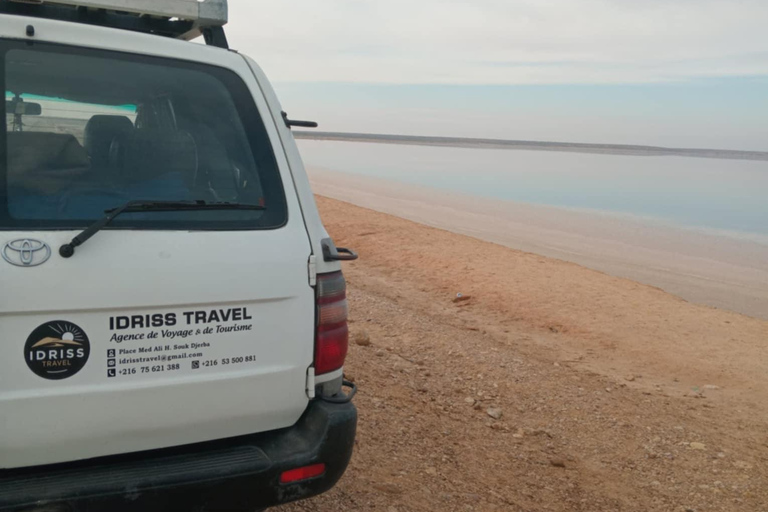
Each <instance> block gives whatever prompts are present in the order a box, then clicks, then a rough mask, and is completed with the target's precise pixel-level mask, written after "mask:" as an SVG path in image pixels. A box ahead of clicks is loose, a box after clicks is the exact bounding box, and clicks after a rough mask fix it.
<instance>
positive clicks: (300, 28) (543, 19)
mask: <svg viewBox="0 0 768 512" xmlns="http://www.w3.org/2000/svg"><path fill="white" fill-rule="evenodd" d="M229 3H230V19H231V21H230V24H229V26H228V28H227V31H228V37H229V39H230V43H231V45H232V46H233V47H234V48H236V49H238V50H240V51H242V52H244V53H247V54H249V55H250V56H252V57H253V58H255V59H256V60H257V61H258V62H259V64H260V65H261V66H262V67H263V68H264V70H265V71H266V72H267V74H268V76H269V77H270V79H271V80H272V81H273V83H274V85H275V88H276V89H277V92H278V95H279V96H280V98H281V101H282V102H283V106H284V107H285V108H286V109H287V110H289V111H290V112H291V113H292V115H294V116H295V117H312V116H315V117H319V118H318V119H317V120H318V121H320V122H321V124H322V126H321V129H325V130H340V131H341V130H343V131H368V132H387V133H419V134H425V135H430V134H435V135H457V136H478V137H482V136H493V137H500V138H527V139H537V140H589V141H594V142H619V141H621V142H636V143H665V142H666V143H668V144H669V145H677V144H678V143H688V145H691V144H692V145H707V146H711V145H712V144H714V145H715V146H719V147H744V148H747V147H751V148H754V149H768V131H766V126H767V125H768V121H766V115H767V114H768V101H767V100H765V99H764V97H765V96H768V94H766V93H768V81H766V77H768V36H767V35H766V34H768V28H766V27H768V1H767V0H470V1H466V0H407V1H406V0H290V1H278V0H274V1H265V0H230V1H229ZM489 86H493V87H489ZM735 96H738V97H735ZM696 98H700V101H701V103H700V105H697V104H696V103H695V101H694V100H696ZM569 99H570V100H571V101H572V102H573V103H570V102H569V101H568V100H569ZM553 103H554V104H557V105H558V108H557V109H554V110H553ZM699 107H700V108H699ZM702 116H703V118H702ZM414 120H415V121H414ZM707 120H708V121H709V122H707ZM660 126H663V127H665V129H664V130H662V132H664V133H660V132H659V127H660ZM718 127H720V128H719V129H718ZM526 128H529V129H528V130H527V131H526ZM713 130H716V131H719V132H722V133H713ZM526 133H529V135H526ZM606 137H607V138H608V139H611V140H605V139H606ZM598 139H600V140H598ZM719 141H722V143H720V144H718V142H719ZM762 141H765V142H762ZM756 145H760V148H758V147H756Z"/></svg>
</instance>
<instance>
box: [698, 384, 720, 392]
mask: <svg viewBox="0 0 768 512" xmlns="http://www.w3.org/2000/svg"><path fill="white" fill-rule="evenodd" d="M702 389H706V390H707V391H717V390H718V389H720V386H715V385H714V384H706V385H704V386H702Z"/></svg>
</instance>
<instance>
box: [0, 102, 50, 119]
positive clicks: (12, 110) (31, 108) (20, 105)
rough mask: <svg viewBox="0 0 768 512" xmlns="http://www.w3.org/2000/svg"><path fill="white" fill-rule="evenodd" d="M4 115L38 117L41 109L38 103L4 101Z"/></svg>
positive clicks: (41, 111)
mask: <svg viewBox="0 0 768 512" xmlns="http://www.w3.org/2000/svg"><path fill="white" fill-rule="evenodd" d="M5 113H6V114H7V115H21V116H39V115H40V114H42V113H43V107H42V106H41V105H40V104H39V103H29V102H27V101H14V100H11V101H6V102H5Z"/></svg>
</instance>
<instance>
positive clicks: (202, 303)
mask: <svg viewBox="0 0 768 512" xmlns="http://www.w3.org/2000/svg"><path fill="white" fill-rule="evenodd" d="M71 3H73V4H75V3H76V4H77V5H68V4H69V2H58V1H57V2H43V3H33V4H30V3H16V2H8V1H3V2H0V58H2V68H1V76H2V80H3V82H4V87H5V91H6V93H5V96H6V101H5V111H6V130H3V131H0V255H1V256H2V260H0V289H1V290H2V293H1V294H0V334H1V335H2V339H1V340H0V341H2V345H1V346H0V510H3V511H5V510H35V509H36V508H37V507H44V508H45V510H49V509H50V507H55V508H54V509H55V510H58V507H64V509H66V510H102V509H103V510H110V511H114V510H136V511H142V512H145V511H149V510H166V511H169V510H174V511H175V510H254V509H256V508H263V507H268V506H272V505H276V504H280V503H285V502H288V501H292V500H296V499H301V498H305V497H308V496H312V495H315V494H318V493H321V492H324V491H325V490H327V489H329V488H331V487H332V486H333V485H334V484H335V483H336V482H337V481H338V479H339V478H340V477H341V475H342V473H343V472H344V470H345V468H346V466H347V463H348V461H349V458H350V456H351V453H352V447H353V444H354V436H355V426H356V420H357V414H356V411H355V408H354V406H353V405H352V404H351V403H350V399H351V395H352V394H354V389H352V390H350V391H348V392H346V393H345V392H344V391H343V390H342V386H343V380H342V375H343V373H342V372H343V370H342V367H343V364H344V358H345V356H346V352H347V337H348V334H347V333H348V331H347V303H346V295H345V283H344V278H343V276H342V274H341V267H340V260H343V259H354V258H355V257H356V255H355V254H354V253H353V252H352V251H348V250H346V249H341V248H339V249H337V248H336V247H334V245H333V243H332V242H331V240H330V239H329V238H328V234H327V233H326V231H325V229H324V228H323V225H322V223H321V221H320V217H319V215H318V211H317V207H316V205H315V202H314V199H313V195H312V192H311V190H310V187H309V182H308V179H307V176H306V173H305V170H304V168H303V165H302V162H301V158H300V156H299V152H298V150H297V147H296V144H295V142H294V139H293V136H292V135H291V131H290V126H291V125H293V124H297V123H295V122H292V121H290V120H289V119H288V118H287V116H286V115H285V114H284V113H283V111H282V109H281V107H280V105H279V103H278V100H277V98H276V96H275V93H274V92H273V90H272V88H271V86H270V85H269V82H268V81H267V79H266V77H265V76H264V74H263V73H262V71H261V70H260V69H259V67H258V66H257V65H256V64H255V63H254V62H253V61H252V60H250V59H249V58H247V57H245V56H243V55H241V54H238V53H236V52H234V51H228V50H227V49H226V38H225V37H224V32H223V30H222V28H221V27H222V26H223V24H224V23H225V22H226V1H225V0H205V1H204V2H198V1H197V0H192V1H190V0H165V1H154V2H147V1H136V2H125V1H124V0H111V1H106V0H105V1H102V2H93V1H91V2H88V1H77V2H71ZM126 4H136V5H140V4H143V5H145V6H151V7H145V8H144V10H145V11H147V10H148V12H141V11H140V10H138V9H134V10H135V11H136V12H126V9H132V8H131V7H126ZM84 5H85V6H86V7H84ZM95 7H97V8H95ZM199 34H203V35H205V39H206V41H207V42H208V43H209V44H208V45H207V46H205V45H199V44H193V43H190V42H187V41H186V40H185V39H190V38H192V37H194V36H196V35H199Z"/></svg>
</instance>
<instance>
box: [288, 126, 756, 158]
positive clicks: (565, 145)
mask: <svg viewBox="0 0 768 512" xmlns="http://www.w3.org/2000/svg"><path fill="white" fill-rule="evenodd" d="M293 134H294V137H296V138H297V139H307V140H330V141H340V142H369V143H375V144H403V145H410V146H445V147H457V148H475V149H517V150H524V151H562V152H571V153H593V154H606V155H634V156H683V157H692V158H717V159H722V160H756V161H768V151H744V150H737V149H703V148H670V147H664V146H643V145H634V144H589V143H584V142H545V141H532V140H506V139H475V138H466V137H425V136H419V135H386V134H376V133H346V132H310V131H304V130H301V131H294V132H293Z"/></svg>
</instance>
